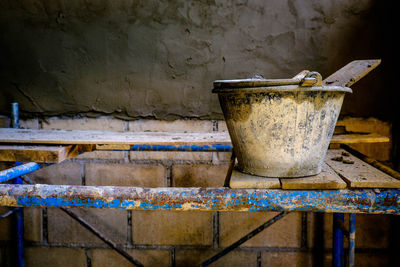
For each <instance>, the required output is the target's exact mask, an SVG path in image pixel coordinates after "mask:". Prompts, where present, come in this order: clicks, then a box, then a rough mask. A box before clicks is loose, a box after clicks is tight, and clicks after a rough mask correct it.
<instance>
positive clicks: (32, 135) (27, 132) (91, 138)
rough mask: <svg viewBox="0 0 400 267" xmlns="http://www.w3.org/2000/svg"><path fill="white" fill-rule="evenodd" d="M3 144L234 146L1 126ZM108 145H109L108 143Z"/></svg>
mask: <svg viewBox="0 0 400 267" xmlns="http://www.w3.org/2000/svg"><path fill="white" fill-rule="evenodd" d="M388 141H389V138H387V137H384V136H379V135H376V134H356V135H337V136H335V135H334V136H333V138H332V142H333V143H346V144H349V143H362V142H388ZM0 143H8V144H10V143H12V144H50V145H51V144H57V145H68V144H79V145H91V144H93V145H102V146H96V149H99V150H113V149H122V150H126V149H129V146H130V145H135V144H147V145H152V144H155V145H162V144H167V145H168V144H172V145H180V144H182V145H202V144H204V145H215V144H221V145H230V144H231V139H230V137H229V134H228V133H227V132H220V133H219V132H217V133H215V132H211V133H170V132H109V131H78V130H74V131H66V130H35V129H12V128H0ZM106 145H108V146H106Z"/></svg>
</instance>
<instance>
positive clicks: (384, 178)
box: [325, 149, 400, 188]
mask: <svg viewBox="0 0 400 267" xmlns="http://www.w3.org/2000/svg"><path fill="white" fill-rule="evenodd" d="M325 162H326V163H327V164H328V165H329V166H330V167H331V168H332V169H333V170H334V171H335V172H336V173H338V174H339V175H340V177H342V178H343V179H344V180H345V181H346V182H347V184H348V185H349V186H350V187H352V188H400V181H399V180H397V179H395V178H393V177H391V176H389V175H387V174H386V173H384V172H382V171H380V170H378V169H376V168H374V167H373V166H371V165H369V164H367V163H366V162H364V161H362V160H360V159H358V158H356V157H355V156H353V155H351V154H350V153H348V152H346V151H345V150H343V149H333V150H328V153H327V155H326V159H325Z"/></svg>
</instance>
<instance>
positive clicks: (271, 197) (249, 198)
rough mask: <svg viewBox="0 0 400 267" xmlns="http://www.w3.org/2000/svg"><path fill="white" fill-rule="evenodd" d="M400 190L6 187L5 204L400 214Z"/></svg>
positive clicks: (1, 199)
mask: <svg viewBox="0 0 400 267" xmlns="http://www.w3.org/2000/svg"><path fill="white" fill-rule="evenodd" d="M399 203H400V190H381V191H380V192H379V193H376V192H375V191H374V190H369V189H364V190H348V189H346V190H324V191H322V190H319V191H314V190H280V189H275V190H267V189H265V190H262V189H225V188H136V187H114V186H66V185H36V186H34V185H7V184H2V185H0V205H8V206H15V207H17V206H21V207H80V208H113V209H130V210H183V209H184V210H206V211H223V210H232V211H235V210H236V211H247V210H248V211H255V212H258V211H283V210H284V211H313V212H339V213H342V212H344V213H382V214H400V205H399Z"/></svg>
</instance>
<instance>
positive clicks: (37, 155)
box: [0, 145, 78, 163]
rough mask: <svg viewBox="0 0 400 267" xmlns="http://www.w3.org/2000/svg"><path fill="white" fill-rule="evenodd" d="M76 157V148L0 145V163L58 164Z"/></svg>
mask: <svg viewBox="0 0 400 267" xmlns="http://www.w3.org/2000/svg"><path fill="white" fill-rule="evenodd" d="M76 156H78V146H76V145H67V146H46V145H35V146H31V145H0V161H22V162H29V161H34V162H37V163H59V162H61V161H63V160H66V159H69V158H73V157H76Z"/></svg>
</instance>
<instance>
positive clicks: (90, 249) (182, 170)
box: [0, 118, 399, 267]
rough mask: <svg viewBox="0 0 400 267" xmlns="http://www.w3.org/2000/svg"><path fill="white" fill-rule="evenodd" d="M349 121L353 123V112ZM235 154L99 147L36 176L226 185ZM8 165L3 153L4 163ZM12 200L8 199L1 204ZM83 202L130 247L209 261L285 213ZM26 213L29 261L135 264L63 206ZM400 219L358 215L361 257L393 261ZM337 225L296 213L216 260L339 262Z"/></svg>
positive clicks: (97, 123) (150, 262)
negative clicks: (143, 208) (334, 256)
mask: <svg viewBox="0 0 400 267" xmlns="http://www.w3.org/2000/svg"><path fill="white" fill-rule="evenodd" d="M0 122H1V123H2V127H7V125H8V124H9V120H8V119H7V118H0ZM341 123H342V124H344V125H348V124H349V121H343V122H341ZM346 123H347V124H346ZM352 123H354V121H352ZM21 127H24V128H42V129H71V130H74V129H92V130H115V131H173V132H190V131H192V132H211V131H226V126H225V125H224V122H223V121H197V120H178V121H154V120H137V121H129V122H128V121H122V120H117V119H113V118H98V119H93V118H76V119H60V118H48V119H47V120H39V119H31V120H25V121H21ZM360 127H361V126H360ZM388 127H389V126H388ZM381 130H382V129H381ZM389 132H390V131H389ZM366 150H367V151H373V149H369V150H368V149H366ZM382 153H383V152H382ZM381 155H383V156H385V155H387V154H385V153H383V154H381ZM229 158H230V153H227V152H193V153H191V152H138V151H132V152H104V151H103V152H98V151H97V152H91V153H85V154H82V155H80V156H79V157H77V158H75V159H72V160H68V161H65V162H63V163H61V164H58V165H53V166H49V167H47V168H44V169H41V170H39V171H37V172H35V173H33V174H31V175H30V178H31V179H33V180H34V181H35V182H37V183H48V184H79V185H81V184H82V185H115V186H144V187H161V186H162V187H165V186H171V187H174V186H176V187H192V186H193V187H217V186H221V185H222V184H223V180H224V178H225V174H226V170H227V164H228V160H229ZM7 166H8V165H7V164H4V163H2V165H0V168H3V169H4V168H6V167H7ZM6 210H7V208H5V207H0V212H1V213H2V212H4V211H6ZM74 210H75V211H76V212H78V213H79V214H80V215H81V216H82V217H83V218H84V219H85V220H87V221H88V222H90V223H91V224H93V225H95V226H96V227H97V228H98V229H100V230H101V231H103V232H104V233H105V235H106V236H109V237H110V238H112V239H113V240H115V241H116V242H117V243H118V244H120V245H122V246H123V247H125V248H126V250H127V251H128V252H129V253H130V254H132V255H133V256H134V257H136V258H137V259H139V260H140V261H141V262H143V263H144V264H145V266H196V265H199V263H201V262H202V261H204V260H205V259H207V258H208V257H210V256H212V255H214V254H215V253H216V252H218V251H220V250H221V249H222V248H224V247H226V246H228V245H230V244H231V243H232V242H234V241H236V240H238V239H239V238H241V237H242V236H243V235H245V234H246V233H248V232H250V231H251V230H253V229H254V228H256V227H257V226H259V225H260V224H262V223H263V222H265V221H266V220H268V219H269V218H271V217H272V216H274V214H276V213H275V212H261V213H254V212H253V213H251V212H167V211H125V210H111V209H107V210H101V209H74ZM24 216H25V240H26V262H27V266H74V267H77V266H85V267H86V266H87V267H90V266H92V267H100V266H130V265H129V263H128V262H127V261H126V260H125V259H124V258H122V257H121V256H120V255H119V254H117V253H116V252H114V251H113V250H110V249H109V248H108V247H107V246H106V245H105V244H104V243H102V242H101V240H99V239H98V238H97V237H95V236H94V235H93V234H91V233H90V232H88V231H87V230H86V229H84V228H83V227H82V226H81V225H79V224H78V223H77V222H76V221H74V220H73V219H71V218H70V217H68V216H67V215H65V214H64V213H63V212H61V211H60V210H58V209H57V208H25V209H24ZM346 218H347V217H346ZM398 222H399V219H397V218H396V217H394V216H377V215H357V228H356V231H357V232H356V244H357V250H356V252H357V254H356V265H358V266H368V265H371V266H377V265H379V266H383V265H388V264H389V263H390V260H391V257H390V256H389V255H390V251H391V248H392V247H393V246H392V244H393V243H394V241H395V240H393V239H394V238H393V236H394V234H396V235H397V236H398V231H396V223H397V226H398ZM13 225H14V224H13V217H12V216H10V217H8V218H6V219H3V220H0V245H1V246H0V263H1V265H2V266H12V265H13V259H12V256H11V255H12V252H13V249H12V243H13V240H14V238H13V236H12V229H13ZM331 229H332V215H331V214H318V213H299V212H297V213H292V214H290V215H288V216H287V217H285V218H284V219H282V220H280V221H279V222H277V223H276V224H274V225H272V226H271V227H269V228H268V229H266V230H264V231H263V232H262V233H260V234H259V235H257V236H256V237H254V238H252V239H250V240H248V241H247V242H246V243H244V244H243V245H242V246H241V247H240V248H239V249H236V250H235V251H233V252H232V253H230V254H228V255H227V256H225V257H223V258H222V259H220V260H219V261H217V262H216V263H214V265H212V266H267V265H268V266H310V265H312V264H313V263H314V264H318V263H323V264H324V265H327V266H329V265H330V264H331V256H330V251H331V247H332V245H331V243H332V231H331ZM346 246H347V244H346Z"/></svg>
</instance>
